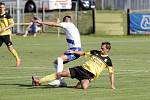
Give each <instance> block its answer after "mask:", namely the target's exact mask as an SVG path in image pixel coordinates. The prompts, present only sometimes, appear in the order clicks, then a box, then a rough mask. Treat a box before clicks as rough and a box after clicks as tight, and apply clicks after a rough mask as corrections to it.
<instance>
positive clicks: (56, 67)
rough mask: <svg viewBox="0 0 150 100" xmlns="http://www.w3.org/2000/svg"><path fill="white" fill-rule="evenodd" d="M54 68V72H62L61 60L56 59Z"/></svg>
mask: <svg viewBox="0 0 150 100" xmlns="http://www.w3.org/2000/svg"><path fill="white" fill-rule="evenodd" d="M54 67H55V69H56V72H62V71H63V68H64V66H63V60H62V58H60V57H58V58H57V64H54ZM63 79H64V78H63V77H61V78H60V79H58V80H60V81H61V80H63Z"/></svg>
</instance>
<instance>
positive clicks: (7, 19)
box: [0, 2, 21, 67]
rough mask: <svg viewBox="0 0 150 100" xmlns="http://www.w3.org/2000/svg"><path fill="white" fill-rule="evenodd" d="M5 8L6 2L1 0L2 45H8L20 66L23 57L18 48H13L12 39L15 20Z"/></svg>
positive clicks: (0, 38) (17, 65) (0, 43)
mask: <svg viewBox="0 0 150 100" xmlns="http://www.w3.org/2000/svg"><path fill="white" fill-rule="evenodd" d="M5 9H6V7H5V4H4V3H2V2H0V47H1V46H2V44H3V43H5V44H6V45H7V48H8V50H9V51H10V52H11V53H12V54H13V56H14V57H15V58H16V67H19V66H20V64H21V59H20V58H19V56H18V54H17V52H16V50H15V49H14V48H13V46H12V41H11V28H12V27H13V26H14V20H13V18H12V17H11V16H10V15H9V14H8V13H7V12H6V11H5Z"/></svg>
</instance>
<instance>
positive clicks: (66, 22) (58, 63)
mask: <svg viewBox="0 0 150 100" xmlns="http://www.w3.org/2000/svg"><path fill="white" fill-rule="evenodd" d="M36 22H38V23H39V24H44V25H48V26H54V27H61V28H63V29H64V33H65V35H66V41H67V43H68V50H73V51H82V49H81V40H80V33H79V30H78V29H77V27H76V26H75V25H74V24H73V23H72V22H71V17H70V16H65V17H64V18H63V22H41V21H40V20H37V21H36ZM79 57H80V55H78V54H74V53H69V52H67V51H65V52H64V53H62V54H61V55H60V56H59V57H58V58H57V59H56V60H55V61H54V66H55V68H56V72H62V71H63V64H65V63H68V62H70V61H73V60H75V59H77V58H79ZM48 84H49V85H55V86H66V85H67V84H66V82H65V81H64V79H63V78H62V77H61V78H59V79H57V80H54V81H52V82H50V83H48Z"/></svg>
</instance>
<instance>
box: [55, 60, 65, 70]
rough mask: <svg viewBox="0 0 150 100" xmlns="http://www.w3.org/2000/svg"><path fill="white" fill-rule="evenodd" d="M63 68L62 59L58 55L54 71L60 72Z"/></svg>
mask: <svg viewBox="0 0 150 100" xmlns="http://www.w3.org/2000/svg"><path fill="white" fill-rule="evenodd" d="M63 68H64V65H63V59H62V58H60V57H58V58H57V68H56V72H62V71H63Z"/></svg>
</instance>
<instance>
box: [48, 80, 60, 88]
mask: <svg viewBox="0 0 150 100" xmlns="http://www.w3.org/2000/svg"><path fill="white" fill-rule="evenodd" d="M48 85H50V86H54V87H59V86H60V81H59V80H54V81H52V82H49V83H48Z"/></svg>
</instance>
